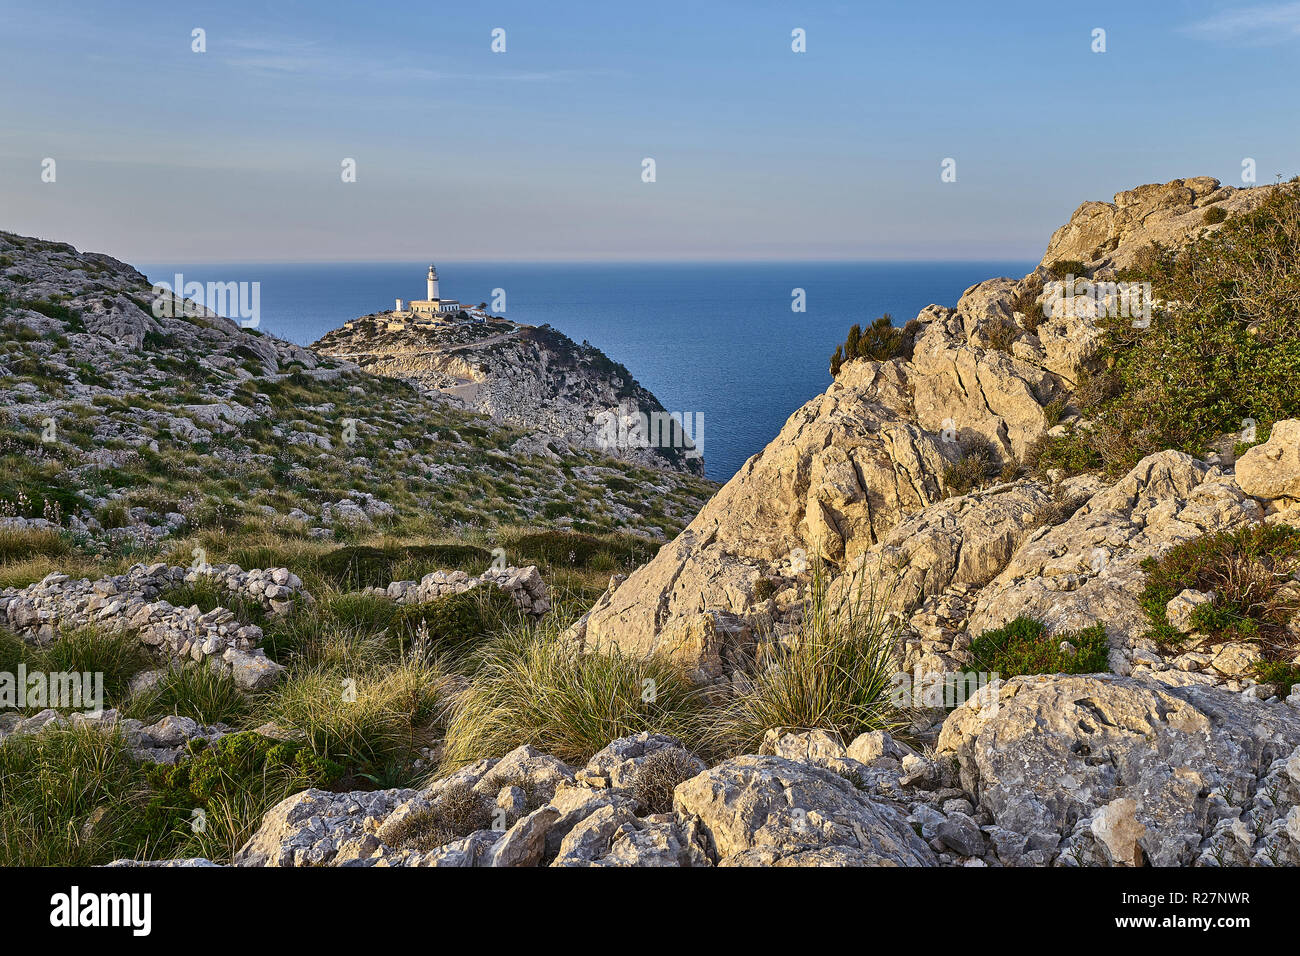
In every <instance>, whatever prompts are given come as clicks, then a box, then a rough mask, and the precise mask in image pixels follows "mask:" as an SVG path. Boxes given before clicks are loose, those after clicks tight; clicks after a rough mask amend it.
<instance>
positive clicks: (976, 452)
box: [943, 434, 1000, 496]
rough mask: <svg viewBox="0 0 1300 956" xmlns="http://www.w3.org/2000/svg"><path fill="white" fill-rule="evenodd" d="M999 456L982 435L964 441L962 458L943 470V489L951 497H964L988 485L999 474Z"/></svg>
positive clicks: (971, 436) (969, 437)
mask: <svg viewBox="0 0 1300 956" xmlns="http://www.w3.org/2000/svg"><path fill="white" fill-rule="evenodd" d="M999 470H1000V467H999V455H998V453H997V451H996V450H995V449H994V448H993V445H992V444H991V443H990V442H989V440H988V439H987V438H985V437H984V436H982V435H977V434H971V435H969V436H967V437H966V438H964V439H962V443H961V457H960V458H958V459H957V461H955V462H953V463H952V464H950V465H947V466H946V467H945V468H944V470H943V487H944V491H945V492H946V493H947V494H948V495H949V496H957V495H964V494H967V493H969V492H971V491H974V490H975V489H976V488H980V487H982V486H984V485H985V484H987V483H988V482H989V481H990V480H991V479H992V478H994V477H995V476H996V475H997V474H998V473H999Z"/></svg>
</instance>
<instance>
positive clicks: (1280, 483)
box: [1237, 418, 1300, 507]
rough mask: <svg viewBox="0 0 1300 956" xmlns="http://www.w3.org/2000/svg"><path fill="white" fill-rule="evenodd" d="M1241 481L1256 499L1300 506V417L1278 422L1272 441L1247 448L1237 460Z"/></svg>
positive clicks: (1274, 426)
mask: <svg viewBox="0 0 1300 956" xmlns="http://www.w3.org/2000/svg"><path fill="white" fill-rule="evenodd" d="M1237 484H1239V485H1240V486H1241V490H1242V491H1244V492H1246V494H1248V495H1252V496H1254V497H1256V498H1262V499H1264V500H1265V501H1270V502H1277V503H1278V504H1279V505H1282V506H1284V507H1293V506H1295V505H1300V420H1298V419H1294V418H1289V419H1286V420H1285V421H1280V422H1276V423H1275V424H1274V425H1273V431H1272V432H1271V433H1270V435H1269V436H1268V441H1266V442H1264V443H1263V444H1262V445H1256V446H1255V447H1254V448H1248V449H1246V451H1245V452H1244V453H1243V454H1242V456H1241V457H1240V458H1238V459H1237Z"/></svg>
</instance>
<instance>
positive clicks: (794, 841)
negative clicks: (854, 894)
mask: <svg viewBox="0 0 1300 956" xmlns="http://www.w3.org/2000/svg"><path fill="white" fill-rule="evenodd" d="M673 806H674V809H675V810H676V811H677V813H678V815H679V816H681V817H684V818H686V819H688V820H697V821H698V823H699V826H700V828H701V830H702V832H703V833H704V834H706V835H707V836H708V838H709V840H710V841H711V842H712V846H713V851H714V852H715V854H716V856H717V860H718V863H719V865H722V866H728V865H770V864H774V863H778V862H780V861H782V860H788V861H790V862H798V863H800V864H802V865H827V864H828V863H830V864H835V865H838V864H843V863H846V862H848V863H854V864H869V865H877V866H932V865H934V864H935V863H936V858H935V855H934V852H933V851H932V850H931V849H930V847H929V846H928V845H927V844H926V843H925V841H924V840H922V839H921V838H920V837H919V836H917V834H916V832H915V831H914V830H913V829H912V827H911V825H910V824H909V823H908V822H907V818H906V815H905V814H904V813H902V812H901V811H900V810H899V809H898V808H896V807H894V806H891V805H889V804H888V803H886V802H885V801H883V800H878V799H875V798H873V797H872V796H870V795H869V794H867V793H865V792H863V791H861V790H859V789H858V788H857V787H856V786H854V784H853V783H852V782H850V781H849V780H848V779H846V778H845V777H843V776H841V775H839V774H837V773H834V772H832V771H831V770H827V769H824V768H822V767H819V766H815V765H813V764H810V763H803V762H795V761H793V760H788V759H785V758H783V757H777V756H758V757H755V756H745V757H735V758H733V759H731V760H727V761H725V762H723V763H720V764H718V765H717V766H716V767H713V768H712V769H711V770H708V771H706V772H704V773H702V774H700V775H699V776H697V777H694V778H692V779H690V780H687V781H686V782H685V783H682V784H679V785H678V786H677V791H676V793H675V795H674V800H673ZM831 850H838V851H843V852H842V853H828V852H827V851H831Z"/></svg>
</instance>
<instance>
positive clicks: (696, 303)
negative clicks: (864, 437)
mask: <svg viewBox="0 0 1300 956" xmlns="http://www.w3.org/2000/svg"><path fill="white" fill-rule="evenodd" d="M1033 265H1034V263H1032V262H938V263H936V262H912V263H871V262H854V263H843V262H836V263H793V264H780V263H737V264H726V263H708V264H677V263H663V264H637V265H628V264H623V263H619V264H574V263H562V264H541V263H526V264H501V265H494V264H490V263H482V262H475V263H454V262H447V263H439V264H438V277H439V282H440V292H441V294H442V295H444V296H447V297H450V298H457V299H460V300H461V301H462V302H465V303H469V304H474V305H477V304H478V303H479V302H488V303H491V301H492V298H493V290H494V289H497V288H501V289H504V290H505V292H506V309H505V315H506V316H507V317H508V318H510V319H513V320H514V321H516V322H523V323H526V324H529V325H542V324H544V323H548V322H549V323H550V324H551V325H552V326H554V327H555V328H557V329H559V330H560V331H561V332H564V333H565V334H566V335H568V336H569V337H570V338H572V339H574V340H575V341H578V342H581V341H583V340H584V339H585V340H587V341H589V342H590V343H591V344H592V345H595V346H597V347H598V348H600V349H601V350H603V351H604V352H605V353H606V354H607V355H609V356H610V357H611V358H613V359H615V360H616V361H619V362H622V363H623V364H624V365H626V366H627V367H628V368H629V369H630V370H631V372H632V374H633V375H634V376H635V377H636V378H637V380H638V381H640V382H641V384H642V385H644V386H646V387H647V388H649V389H650V390H651V391H652V392H654V393H655V395H657V396H658V398H659V400H660V401H661V402H663V404H664V407H665V408H667V409H668V410H669V411H672V412H683V413H695V412H700V413H703V415H704V439H703V442H702V449H703V452H704V460H705V465H706V467H707V470H708V475H709V477H710V478H713V479H716V480H719V481H725V480H726V479H727V478H730V477H731V476H732V475H733V474H734V473H735V472H736V470H737V469H738V468H739V467H740V466H741V465H742V464H743V463H744V461H745V459H746V458H748V457H749V456H750V455H752V454H754V453H755V452H757V451H760V450H761V449H762V448H763V446H764V445H766V444H767V443H768V442H769V441H770V440H771V439H772V438H773V437H774V436H775V435H776V433H777V432H778V431H780V429H781V426H782V425H783V424H784V423H785V420H786V419H787V418H788V417H789V416H790V414H791V413H792V412H794V411H795V409H797V408H798V407H799V406H800V405H802V404H803V403H804V402H805V401H807V400H808V399H810V398H812V397H813V396H814V395H817V394H818V393H819V392H821V391H823V390H825V388H826V386H827V385H828V384H830V373H829V372H828V371H827V363H828V360H829V358H830V354H831V352H833V351H834V350H835V346H836V344H838V343H839V342H842V341H843V340H844V336H845V333H846V332H847V331H848V328H849V326H850V325H852V324H853V323H854V322H861V323H866V322H869V321H870V320H871V319H873V318H875V317H876V316H879V315H880V314H881V313H883V312H889V313H891V314H892V315H893V316H894V319H895V321H896V322H897V323H899V324H901V323H902V322H905V321H906V320H907V319H910V318H912V317H914V316H915V315H916V313H917V312H918V311H920V310H921V309H922V308H924V307H925V306H926V305H928V304H929V303H931V302H937V303H939V304H941V305H947V306H952V305H956V303H957V299H958V298H959V297H960V295H961V293H962V292H964V291H965V290H966V289H967V288H969V287H970V286H972V285H974V284H975V283H977V282H979V281H981V280H983V279H987V278H990V277H992V276H1000V275H1005V276H1013V277H1016V278H1019V277H1020V276H1023V275H1025V274H1026V273H1027V272H1029V270H1030V269H1031V268H1033ZM141 268H142V271H144V273H145V274H146V275H148V276H149V278H150V280H151V281H155V282H157V281H166V282H169V283H170V282H172V281H173V275H174V274H175V273H177V272H180V273H182V274H183V275H184V277H185V281H186V282H191V281H197V282H204V283H207V282H228V281H234V282H253V281H256V282H260V283H261V317H262V324H261V328H262V329H263V330H266V331H269V332H271V333H273V334H275V335H278V336H280V337H282V338H285V339H288V340H290V341H293V342H297V343H300V344H303V345H306V344H309V343H311V342H314V341H315V340H316V339H318V338H320V336H321V335H323V334H324V333H325V332H328V331H329V330H330V329H334V328H337V327H338V326H340V325H342V324H343V323H344V322H346V321H347V320H348V319H353V318H356V317H357V316H359V315H365V314H367V313H370V312H376V311H380V310H383V309H391V308H392V307H393V300H394V299H395V298H397V297H401V298H403V299H422V298H424V295H425V282H424V275H425V271H426V270H427V269H428V263H427V262H424V263H394V264H386V263H385V264H379V263H358V264H311V265H300V264H258V265H229V264H221V265H183V264H181V265H177V264H152V265H146V266H142V267H141ZM794 288H802V289H804V290H805V292H806V301H807V311H806V312H802V313H799V312H794V311H792V310H791V307H790V306H791V290H792V289H794Z"/></svg>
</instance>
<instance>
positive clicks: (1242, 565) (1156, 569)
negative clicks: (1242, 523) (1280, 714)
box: [1141, 524, 1300, 687]
mask: <svg viewBox="0 0 1300 956" xmlns="http://www.w3.org/2000/svg"><path fill="white" fill-rule="evenodd" d="M1143 570H1145V571H1146V574H1147V577H1146V584H1145V587H1144V589H1143V592H1142V598H1141V603H1142V607H1143V610H1145V612H1146V614H1147V617H1148V619H1149V620H1150V621H1151V626H1152V632H1151V637H1152V638H1154V639H1155V640H1156V641H1157V642H1158V643H1159V644H1160V645H1161V646H1163V647H1165V648H1167V649H1169V650H1171V651H1174V652H1177V653H1182V652H1184V651H1191V650H1209V651H1213V650H1214V649H1215V648H1216V647H1217V646H1219V645H1221V644H1224V643H1227V642H1245V643H1249V644H1253V645H1255V646H1257V647H1258V648H1259V654H1260V659H1261V662H1262V663H1261V665H1260V666H1259V667H1258V668H1257V673H1256V676H1257V677H1258V678H1259V679H1260V680H1263V681H1266V682H1270V683H1272V682H1276V683H1281V684H1284V685H1286V686H1288V687H1289V686H1290V685H1292V684H1294V683H1296V682H1300V642H1298V641H1297V639H1296V635H1295V634H1294V633H1293V632H1292V631H1291V630H1290V629H1289V627H1288V624H1289V623H1290V621H1291V620H1292V619H1293V618H1294V617H1295V615H1296V614H1297V613H1300V586H1297V584H1296V582H1295V578H1294V575H1296V574H1297V573H1300V529H1297V528H1293V527H1290V526H1288V525H1283V524H1258V525H1250V526H1248V527H1245V528H1241V529H1239V530H1237V531H1224V532H1220V533H1218V534H1211V535H1205V536H1203V537H1200V538H1196V539H1194V540H1192V541H1188V542H1186V543H1184V544H1180V545H1178V546H1177V547H1176V548H1174V549H1172V550H1171V551H1170V552H1169V553H1168V554H1166V555H1164V557H1162V558H1160V559H1159V560H1156V559H1148V560H1147V561H1146V562H1145V563H1144V564H1143ZM1189 588H1190V589H1191V590H1194V591H1202V592H1212V593H1213V595H1214V597H1213V600H1211V601H1208V602H1206V603H1204V604H1201V605H1199V606H1197V607H1196V608H1195V609H1194V610H1193V611H1192V614H1191V618H1190V624H1191V627H1192V634H1194V635H1195V638H1194V639H1193V638H1192V637H1191V636H1190V635H1186V634H1182V633H1179V632H1178V631H1177V630H1176V629H1175V628H1174V627H1173V626H1172V625H1171V624H1170V623H1169V620H1168V617H1167V612H1166V605H1168V603H1169V602H1170V600H1172V599H1173V598H1174V597H1176V596H1177V595H1178V594H1180V593H1181V592H1182V591H1184V590H1187V589H1189Z"/></svg>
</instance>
